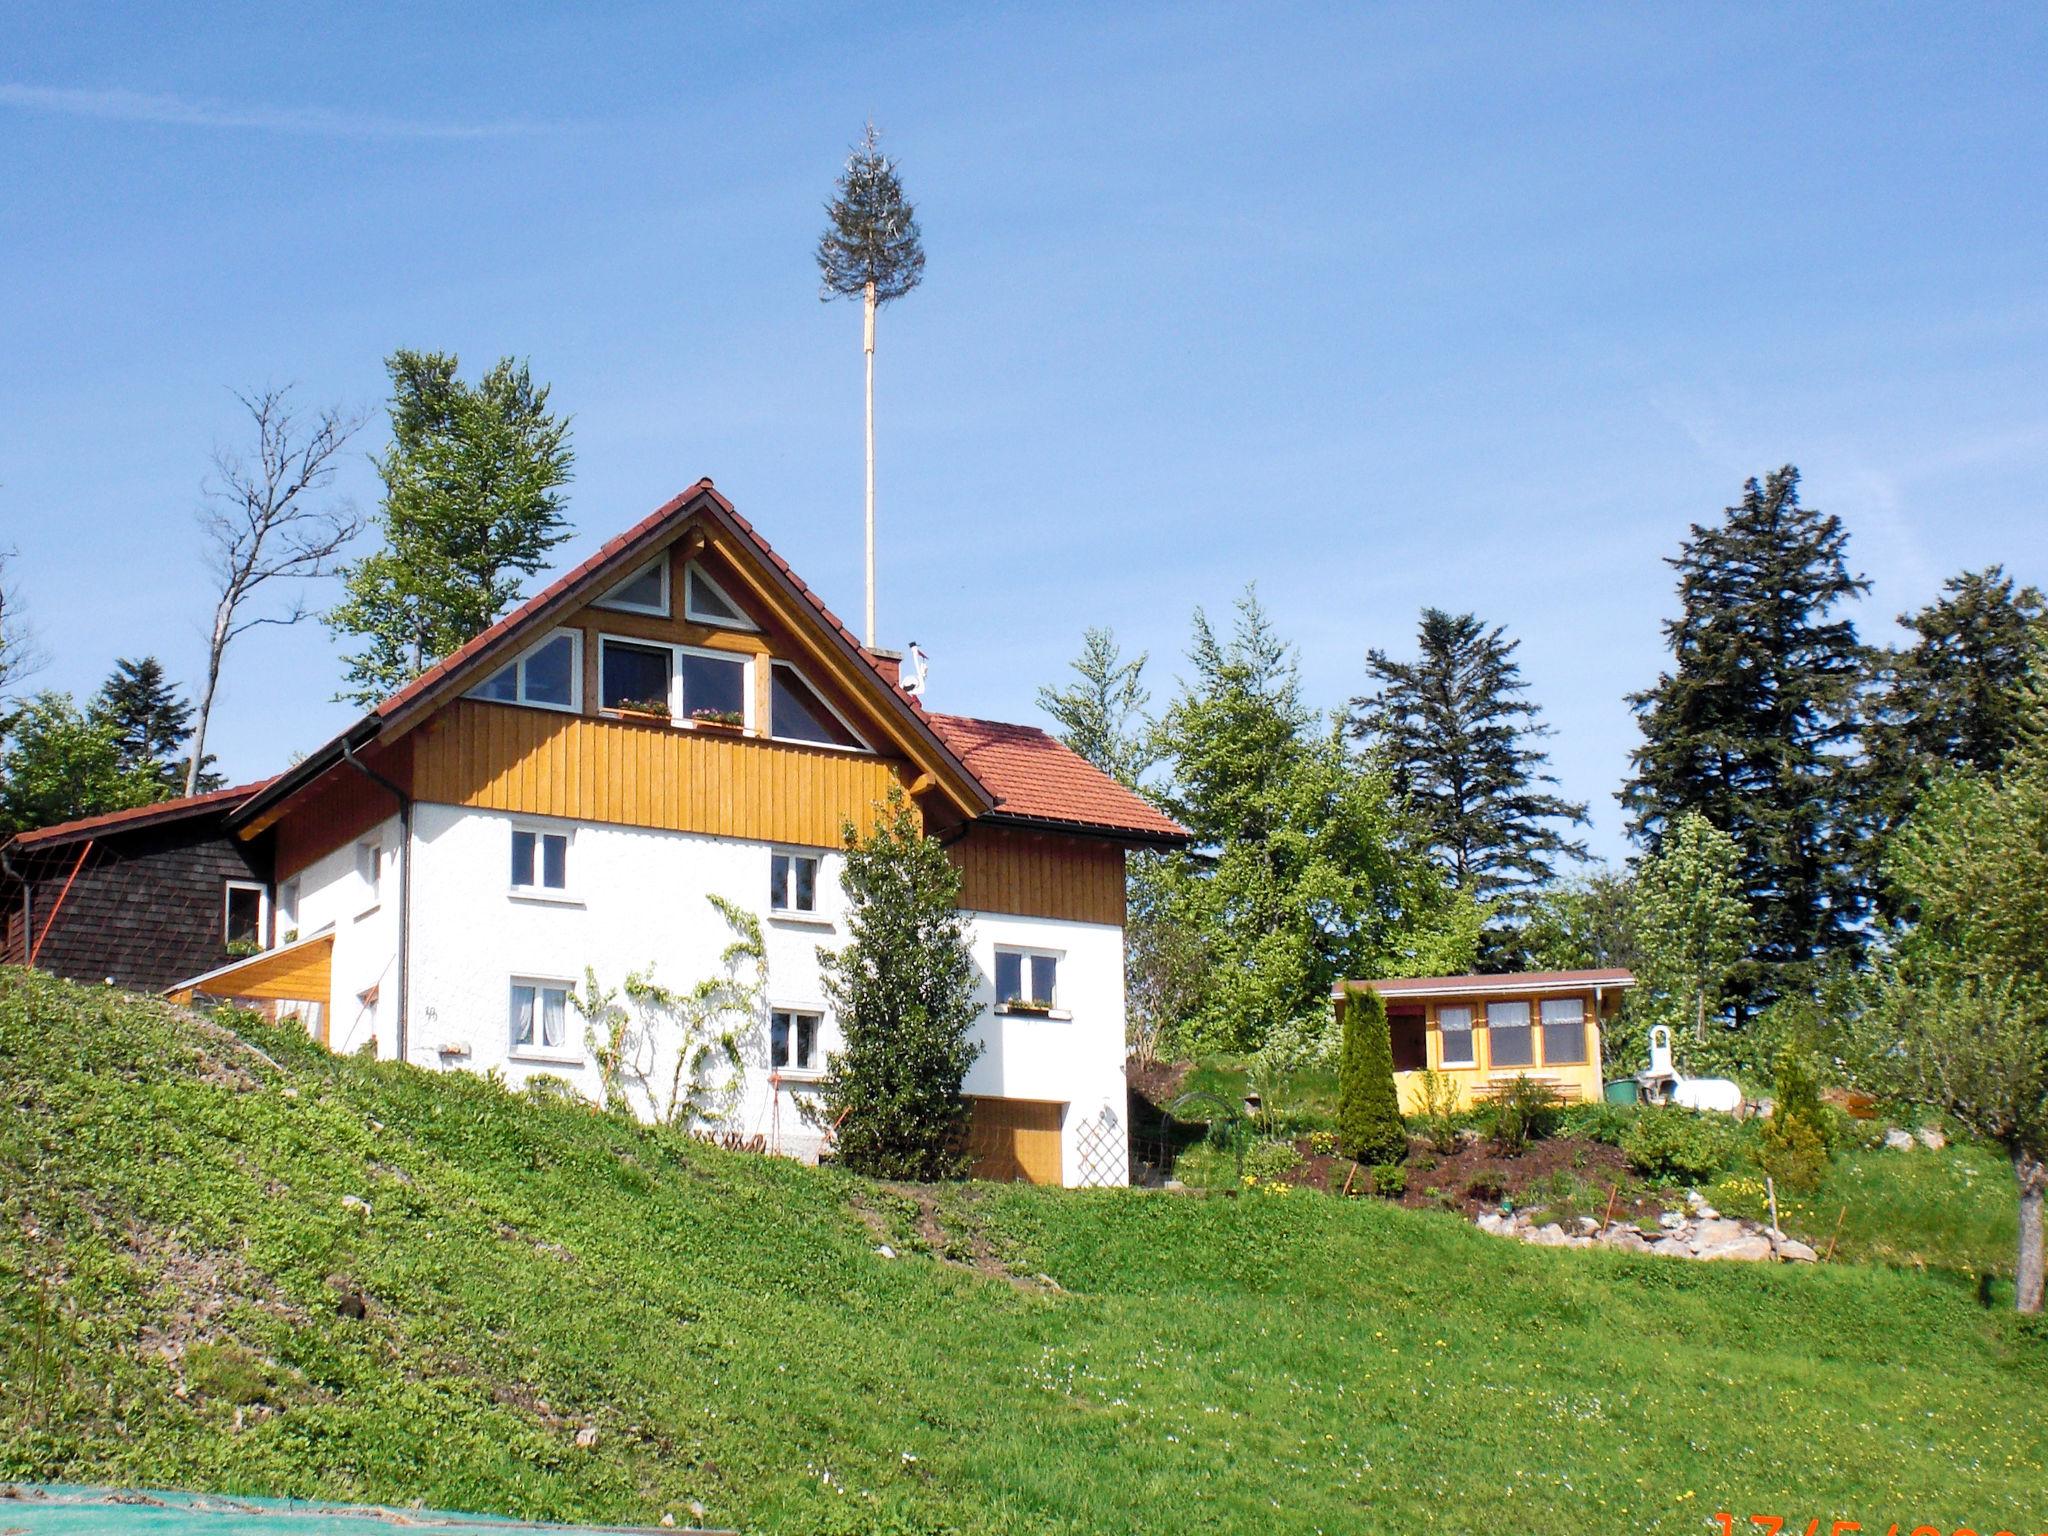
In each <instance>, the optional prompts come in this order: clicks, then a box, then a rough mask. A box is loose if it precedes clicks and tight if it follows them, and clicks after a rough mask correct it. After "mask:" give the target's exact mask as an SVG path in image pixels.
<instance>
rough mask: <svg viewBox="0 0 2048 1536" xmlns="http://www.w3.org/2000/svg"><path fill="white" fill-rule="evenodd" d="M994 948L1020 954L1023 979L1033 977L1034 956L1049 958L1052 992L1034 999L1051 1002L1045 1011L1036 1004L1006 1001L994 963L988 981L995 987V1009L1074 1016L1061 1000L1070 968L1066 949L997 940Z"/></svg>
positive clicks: (1050, 1016)
mask: <svg viewBox="0 0 2048 1536" xmlns="http://www.w3.org/2000/svg"><path fill="white" fill-rule="evenodd" d="M995 952H996V954H997V956H1002V955H1016V956H1017V957H1018V958H1019V960H1020V961H1021V969H1020V971H1019V980H1020V982H1021V981H1023V980H1025V979H1028V978H1029V977H1030V975H1031V962H1032V961H1033V960H1050V961H1051V962H1052V996H1051V997H1043V998H1034V999H1033V1001H1034V1002H1042V1003H1050V1004H1051V1005H1052V1006H1051V1008H1050V1009H1048V1010H1046V1011H1045V1012H1040V1011H1039V1010H1038V1009H1036V1008H1013V1007H1012V1006H1011V1005H1010V1004H1009V1003H1008V1002H1005V1001H1004V1000H1003V995H1002V983H1001V982H1000V981H999V980H997V968H996V966H993V965H992V966H990V968H989V983H990V985H991V986H992V987H993V988H994V989H995V993H996V1010H995V1011H996V1012H997V1013H1006V1014H1007V1013H1013V1014H1015V1015H1016V1016H1017V1017H1018V1018H1023V1019H1071V1018H1072V1017H1073V1016H1074V1015H1073V1013H1072V1012H1071V1011H1070V1010H1069V1009H1068V1008H1066V1007H1065V1006H1064V1005H1063V1003H1062V1002H1061V994H1062V993H1063V992H1064V991H1065V990H1066V982H1065V981H1064V980H1063V976H1064V973H1065V971H1066V968H1067V952H1066V951H1065V950H1063V949H1047V948H1045V947H1044V946H1042V945H1035V944H998V945H997V946H996V948H995Z"/></svg>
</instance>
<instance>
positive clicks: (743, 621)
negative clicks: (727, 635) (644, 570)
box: [683, 560, 761, 634]
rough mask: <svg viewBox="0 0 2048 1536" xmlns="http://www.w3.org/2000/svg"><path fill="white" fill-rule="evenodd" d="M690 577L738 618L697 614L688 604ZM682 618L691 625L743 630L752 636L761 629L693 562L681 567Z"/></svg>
mask: <svg viewBox="0 0 2048 1536" xmlns="http://www.w3.org/2000/svg"><path fill="white" fill-rule="evenodd" d="M692 576H694V577H696V578H697V580H699V581H701V582H703V583H704V585H705V586H707V587H709V588H710V589H711V590H712V591H713V592H715V593H717V594H718V598H719V601H720V602H722V603H724V604H725V606H726V607H728V608H730V609H731V610H732V611H733V612H734V613H735V614H737V615H739V617H738V618H737V619H728V618H723V617H721V616H719V615H717V614H710V613H699V612H698V611H697V609H696V608H695V606H693V605H692V604H691V602H690V578H691V577H692ZM683 617H684V618H686V619H688V620H689V621H690V622H691V623H692V624H708V625H710V626H711V628H713V629H743V630H747V631H749V632H750V633H754V634H758V633H760V629H761V626H760V625H758V624H756V623H755V622H754V621H753V620H752V619H750V618H748V617H747V610H746V609H745V608H743V607H741V606H740V605H739V604H738V603H736V602H734V601H733V599H732V594H731V593H730V592H728V591H726V590H725V588H724V587H723V586H721V585H719V583H718V582H717V581H716V580H715V579H713V577H712V575H711V573H710V572H709V571H707V570H705V569H704V567H703V566H702V565H701V564H699V563H698V562H697V561H695V560H691V561H688V562H687V563H685V565H684V566H683Z"/></svg>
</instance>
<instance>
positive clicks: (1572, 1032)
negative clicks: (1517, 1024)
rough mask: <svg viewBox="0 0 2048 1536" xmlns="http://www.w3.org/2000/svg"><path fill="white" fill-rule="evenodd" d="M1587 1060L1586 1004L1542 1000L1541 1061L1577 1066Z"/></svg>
mask: <svg viewBox="0 0 2048 1536" xmlns="http://www.w3.org/2000/svg"><path fill="white" fill-rule="evenodd" d="M1585 1059H1586V1002H1585V999H1584V998H1579V997H1547V998H1545V999H1544V1000H1543V1060H1544V1061H1545V1062H1546V1063H1556V1064H1559V1065H1576V1064H1578V1063H1580V1062H1583V1061H1584V1060H1585Z"/></svg>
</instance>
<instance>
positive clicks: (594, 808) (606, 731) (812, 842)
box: [413, 699, 901, 847]
mask: <svg viewBox="0 0 2048 1536" xmlns="http://www.w3.org/2000/svg"><path fill="white" fill-rule="evenodd" d="M414 740H415V742H416V745H415V747H414V757H413V793H414V795H415V796H416V797H418V798H419V799H420V800H423V801H431V802H434V803H436V804H441V805H462V806H473V807H476V808H477V809H480V810H494V811H518V812H524V813H526V814H529V815H536V816H562V817H567V818H569V819H570V820H574V821H593V822H613V823H617V824H620V825H625V826H637V827H659V828H662V829H664V830H667V831H671V832H702V833H709V834H711V835H713V836H719V837H740V838H747V839H750V840H753V841H757V842H771V843H795V844H801V845H808V846H813V847H833V846H836V845H837V844H838V842H839V829H840V826H841V824H842V823H844V822H846V821H849V820H850V821H852V822H853V823H854V824H855V825H856V826H859V827H862V828H866V827H867V826H869V825H870V824H871V823H872V822H873V820H874V817H875V810H876V807H877V806H879V805H880V804H882V803H883V802H884V801H885V800H886V799H887V798H888V793H889V786H890V784H891V783H895V782H900V778H899V774H898V769H899V768H900V767H901V765H900V764H897V763H895V762H893V761H891V760H888V759H883V758H877V757H870V756H867V755H866V754H864V753H857V752H840V751H835V750H833V749H831V748H828V747H805V746H796V745H791V744H789V743H786V742H772V741H762V740H758V739H754V738H749V737H742V736H728V735H724V734H722V733H714V732H711V731H694V730H682V729H677V728H675V727H672V726H664V725H640V724H636V723H633V722H630V721H620V720H595V719H590V718H588V717H586V716H579V715H570V714H563V713H558V712H555V711H551V710H541V709H522V708H519V707H517V706H515V705H503V704H487V703H483V702H481V701H479V700H475V699H463V700H460V701H458V702H456V703H454V704H451V705H449V706H447V707H446V708H445V709H443V710H442V711H441V712H440V713H439V714H438V715H436V716H435V718H434V719H432V720H430V721H429V722H427V724H425V725H423V726H421V727H420V729H419V730H418V731H417V732H416V733H415V734H414Z"/></svg>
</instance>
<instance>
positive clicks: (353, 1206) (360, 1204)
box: [341, 1195, 370, 1216]
mask: <svg viewBox="0 0 2048 1536" xmlns="http://www.w3.org/2000/svg"><path fill="white" fill-rule="evenodd" d="M341 1208H342V1209H343V1210H344V1211H359V1212H361V1213H362V1214H363V1215H365V1216H368V1215H369V1214H370V1202H369V1201H367V1200H365V1199H363V1197H362V1196H360V1195H343V1196H342V1197H341Z"/></svg>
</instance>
